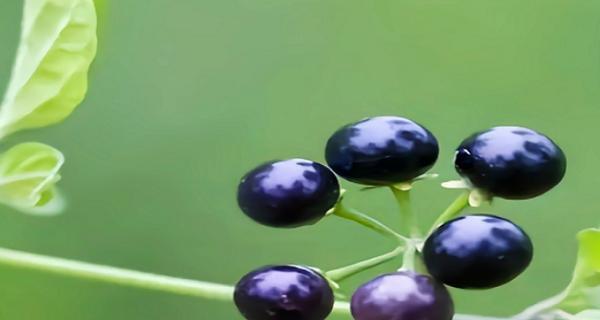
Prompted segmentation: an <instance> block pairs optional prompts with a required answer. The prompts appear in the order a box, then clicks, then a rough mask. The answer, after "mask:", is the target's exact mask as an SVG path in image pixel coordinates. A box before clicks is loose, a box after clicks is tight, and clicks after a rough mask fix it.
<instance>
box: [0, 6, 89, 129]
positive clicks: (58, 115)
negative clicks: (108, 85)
mask: <svg viewBox="0 0 600 320" xmlns="http://www.w3.org/2000/svg"><path fill="white" fill-rule="evenodd" d="M96 43H97V39H96V12H95V8H94V2H93V1H92V0H26V1H25V4H24V13H23V22H22V26H21V39H20V44H19V48H18V50H17V56H16V60H15V63H14V65H13V70H12V74H11V78H10V82H9V84H8V88H7V91H6V94H5V96H4V100H3V101H2V104H1V107H0V137H4V136H6V135H8V134H10V133H13V132H15V131H18V130H22V129H28V128H37V127H44V126H48V125H50V124H54V123H57V122H59V121H61V120H63V119H64V118H65V117H67V116H68V115H69V114H70V113H71V112H72V111H73V110H74V109H75V107H77V105H78V104H79V103H80V102H81V101H82V100H83V98H84V96H85V93H86V91H87V73H88V70H89V67H90V64H91V62H92V60H93V59H94V56H95V55H96Z"/></svg>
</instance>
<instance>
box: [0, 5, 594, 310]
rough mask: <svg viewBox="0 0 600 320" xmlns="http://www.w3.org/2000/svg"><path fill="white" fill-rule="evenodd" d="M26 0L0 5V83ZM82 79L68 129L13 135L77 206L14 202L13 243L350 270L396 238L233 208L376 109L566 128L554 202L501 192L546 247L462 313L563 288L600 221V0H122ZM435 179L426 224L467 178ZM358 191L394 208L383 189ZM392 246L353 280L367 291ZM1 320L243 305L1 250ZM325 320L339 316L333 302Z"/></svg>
mask: <svg viewBox="0 0 600 320" xmlns="http://www.w3.org/2000/svg"><path fill="white" fill-rule="evenodd" d="M21 6H22V3H21V1H19V0H2V1H0V48H1V50H0V92H1V90H3V88H4V87H5V85H6V81H7V79H8V77H9V72H10V67H11V64H12V60H13V57H14V50H15V48H16V45H17V39H18V34H19V21H20V15H21ZM90 80H91V87H90V90H89V95H88V97H87V99H86V100H85V102H84V103H83V104H82V105H81V107H80V108H79V109H78V110H77V111H76V112H75V113H74V114H73V116H72V117H70V118H69V119H68V120H67V121H66V122H65V123H64V124H62V125H59V126H54V127H51V128H48V129H43V130H37V131H30V132H26V133H22V134H18V135H16V136H13V137H11V138H10V139H8V140H7V141H5V142H4V143H3V145H2V146H1V147H2V148H7V147H8V146H10V145H12V144H14V143H16V142H19V141H30V140H35V141H40V142H45V143H49V144H51V145H53V146H55V147H58V148H59V149H60V150H62V151H63V152H64V153H65V155H66V156H67V163H66V166H65V168H64V174H63V177H64V180H63V181H62V182H61V186H62V189H63V191H64V193H65V194H66V195H67V197H68V200H69V208H68V210H67V212H66V213H65V214H64V215H61V216H58V217H55V218H36V217H31V216H27V215H23V214H20V213H17V212H13V211H12V210H10V209H5V208H3V209H2V210H1V214H0V245H2V246H6V247H9V248H16V249H22V250H28V251H32V252H35V253H42V254H49V255H56V256H60V257H67V258H74V259H81V260H84V261H89V262H96V263H103V264H110V265H115V266H121V267H127V268H133V269H139V270H144V271H150V272H156V273H163V274H168V275H173V276H181V277H189V278H194V279H203V280H211V281H218V282H223V283H234V282H235V281H236V280H237V279H238V278H239V277H240V276H241V275H242V274H244V273H245V272H247V271H249V270H250V269H252V268H255V267H257V266H260V265H263V264H269V263H284V262H293V263H304V264H309V265H314V266H319V267H321V268H325V269H328V268H332V267H336V266H341V265H344V264H347V263H350V262H353V261H355V260H358V259H361V258H365V257H369V256H371V255H375V254H378V253H383V252H385V251H387V250H388V249H390V246H391V244H390V243H389V242H387V241H386V240H385V239H380V238H379V237H378V236H377V235H374V234H372V233H371V232H369V231H368V230H363V229H361V228H359V227H357V226H355V225H353V224H351V223H347V222H345V221H340V220H337V219H336V218H334V217H332V218H328V219H325V221H322V222H321V223H319V224H318V225H316V226H314V227H310V228H301V229H295V230H274V229H268V228H265V227H261V226H258V225H256V224H253V223H251V222H250V221H249V220H248V219H247V218H245V217H244V216H243V215H242V214H241V213H240V211H239V210H238V209H237V207H236V202H235V188H236V184H237V182H238V179H239V177H240V176H241V175H242V174H243V173H244V172H245V171H246V170H248V169H250V168H251V167H253V166H255V165H256V164H258V163H260V162H263V161H265V160H269V159H274V158H287V157H305V158H310V159H315V160H323V148H324V143H325V141H326V139H327V137H328V136H329V135H330V134H331V133H332V132H333V131H334V130H335V129H336V128H337V127H339V126H341V125H343V124H345V123H348V122H351V121H355V120H357V119H360V118H362V117H365V116H370V115H402V116H406V117H410V118H412V119H414V120H416V121H418V122H421V123H422V124H424V125H425V126H427V127H428V128H429V129H430V130H431V131H433V132H434V133H435V134H436V135H437V137H438V139H439V140H440V143H441V146H442V153H441V156H440V160H439V163H438V164H437V166H436V167H435V168H434V170H433V171H434V172H438V173H440V174H441V180H448V179H453V178H455V177H456V174H455V173H454V171H453V168H452V162H451V161H452V154H453V148H454V147H455V146H456V145H457V144H458V143H459V142H460V141H461V139H462V138H464V137H465V136H466V135H468V134H470V133H472V132H474V131H476V130H480V129H484V128H487V127H490V126H493V125H510V124H514V125H523V126H529V127H532V128H535V129H538V130H540V131H542V132H544V133H546V134H548V135H549V136H551V137H552V138H554V139H555V140H556V141H557V142H558V143H559V144H560V145H561V146H562V147H563V148H564V150H565V152H566V154H567V156H568V158H569V168H568V172H567V177H566V179H565V180H564V181H563V183H562V185H561V186H560V187H559V188H556V189H555V190H553V191H552V192H550V193H548V194H547V195H545V196H544V197H542V198H538V199H534V200H530V201H518V202H517V201H515V202H508V201H503V200H498V201H496V202H495V203H494V206H493V208H490V207H486V208H483V209H480V210H481V211H486V212H495V213H499V214H503V215H505V216H507V217H509V218H511V219H513V220H515V221H516V222H518V223H519V224H521V225H522V226H523V227H524V228H525V229H526V230H527V231H528V232H529V233H530V235H531V237H532V238H533V240H534V243H535V245H536V249H537V251H536V257H535V261H534V263H533V265H532V266H531V267H530V268H529V269H528V271H527V272H526V273H525V274H524V275H523V276H521V277H520V278H518V279H517V280H516V281H514V282H512V283H510V284H509V285H507V286H504V287H502V288H498V289H493V290H489V291H481V292H467V291H460V290H455V291H454V292H453V293H454V296H455V300H456V304H457V309H458V310H459V311H460V312H462V313H485V314H489V315H507V314H511V313H514V312H516V311H518V310H520V309H521V308H523V307H525V306H527V305H529V304H531V303H533V302H535V301H537V300H539V299H541V298H544V297H546V296H549V295H551V294H552V293H554V292H556V291H558V290H559V289H560V288H562V287H563V286H564V285H565V284H566V282H567V281H568V278H569V276H570V272H571V269H572V266H573V263H574V258H575V252H576V243H575V240H574V237H575V233H576V232H577V231H578V230H580V229H582V228H584V227H588V226H596V225H598V223H599V222H600V218H599V211H600V202H598V196H597V194H598V181H599V179H598V174H597V172H598V159H599V158H600V142H599V141H598V137H599V136H600V126H599V125H598V120H599V119H600V107H599V104H600V90H599V86H600V2H598V1H584V0H581V1H573V0H570V1H567V0H564V1H550V0H539V1H533V0H530V1H524V0H503V1H481V0H472V1H451V0H443V1H434V0H426V1H424V0H411V1H398V0H373V1H359V0H327V1H324V0H254V1H250V0H212V1H211V0H177V1H167V0H160V1H159V0H146V1H134V0H123V1H110V0H108V1H107V3H106V7H105V8H104V10H103V11H102V15H101V17H100V47H99V54H98V57H97V60H96V62H95V64H94V65H93V70H92V73H91V79H90ZM438 182H439V181H430V182H426V183H421V184H419V185H418V187H417V188H416V190H415V194H414V202H415V207H416V210H417V211H418V212H419V215H420V220H421V222H422V223H423V225H424V226H425V225H426V224H427V223H428V222H430V221H431V220H432V219H433V218H434V216H435V215H437V214H438V213H439V212H440V211H441V210H442V209H443V208H444V207H445V206H446V204H447V203H449V202H450V201H451V199H453V198H454V197H455V196H456V195H457V192H456V191H451V190H442V189H441V188H440V187H439V183H438ZM345 186H346V187H347V188H348V189H350V193H349V196H350V202H351V203H352V204H354V205H355V206H356V207H358V208H360V209H363V210H364V211H368V212H371V213H373V215H375V216H377V217H379V218H381V219H382V220H385V221H387V222H389V223H390V224H393V223H395V222H396V216H395V210H396V207H395V204H394V202H393V200H392V197H391V195H390V194H388V192H387V190H374V191H370V192H358V191H357V190H358V187H357V186H356V185H351V184H350V183H346V184H345ZM397 264H398V261H394V262H393V263H392V264H388V265H386V266H382V267H380V268H378V269H376V270H373V271H372V272H367V273H366V274H364V275H361V276H359V277H357V278H356V279H353V280H352V281H349V282H348V284H347V288H350V289H351V288H353V287H354V286H356V285H358V284H359V283H361V282H364V281H366V280H367V279H369V278H370V277H372V276H374V275H375V274H377V273H381V272H384V271H388V270H393V269H394V268H395V267H396V265H397ZM0 319H27V320H41V319H44V320H48V319H51V320H53V319H61V320H70V319H77V320H96V319H98V320H100V319H103V320H104V319H128V320H133V319H144V320H148V319H211V320H220V319H223V320H225V319H227V320H231V319H241V317H240V316H238V315H237V313H236V311H235V309H234V308H233V306H232V305H229V304H226V303H221V302H212V301H205V300H198V299H193V298H187V297H180V296H174V295H168V294H162V293H156V292H151V291H143V290H137V289H129V288H122V287H116V286H111V285H105V284H101V283H94V282H86V281H80V280H76V279H67V278H61V277H55V276H48V275H45V274H42V273H38V272H31V271H19V270H15V269H12V268H6V267H2V266H0ZM332 319H337V318H336V317H332Z"/></svg>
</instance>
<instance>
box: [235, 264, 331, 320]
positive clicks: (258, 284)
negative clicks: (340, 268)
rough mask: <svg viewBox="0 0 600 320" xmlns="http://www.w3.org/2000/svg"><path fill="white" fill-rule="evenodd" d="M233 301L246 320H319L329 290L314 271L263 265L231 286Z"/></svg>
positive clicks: (327, 307)
mask: <svg viewBox="0 0 600 320" xmlns="http://www.w3.org/2000/svg"><path fill="white" fill-rule="evenodd" d="M234 302H235V305H236V306H237V308H238V310H239V311H240V313H241V314H242V315H243V316H244V318H246V319H248V320H323V319H325V318H326V317H327V316H328V315H329V313H331V310H332V308H333V302H334V296H333V291H332V290H331V288H330V287H329V284H328V283H327V280H325V279H324V278H323V277H322V276H321V275H319V274H318V273H317V272H315V271H313V270H311V269H309V268H307V267H302V266H294V265H281V266H266V267H262V268H259V269H257V270H255V271H252V272H250V273H248V274H247V275H245V276H244V277H243V278H242V279H241V280H240V281H239V282H238V283H237V285H236V286H235V291H234Z"/></svg>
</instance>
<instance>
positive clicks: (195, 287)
mask: <svg viewBox="0 0 600 320" xmlns="http://www.w3.org/2000/svg"><path fill="white" fill-rule="evenodd" d="M0 265H4V266H11V267H15V268H23V269H31V270H36V271H41V272H46V273H51V274H56V275H61V276H67V277H72V278H78V279H85V280H94V281H100V282H106V283H112V284H116V285H122V286H128V287H135V288H141V289H150V290H156V291H162V292H168V293H174V294H178V295H183V296H192V297H199V298H205V299H210V300H215V301H224V302H232V300H233V290H234V288H233V287H232V286H228V285H224V284H218V283H211V282H204V281H197V280H189V279H182V278H175V277H169V276H163V275H158V274H152V273H146V272H140V271H134V270H127V269H122V268H115V267H110V266H104V265H97V264H91V263H86V262H80V261H75V260H67V259H61V258H55V257H49V256H43V255H38V254H33V253H27V252H22V251H17V250H11V249H4V248H0ZM526 311H527V310H526ZM332 313H334V314H339V315H349V314H350V304H349V303H348V302H344V301H336V303H335V305H334V307H333V311H332ZM524 313H525V312H524ZM514 319H518V320H525V319H526V318H522V317H519V318H514ZM454 320H512V318H496V317H485V316H478V315H461V314H457V315H455V316H454ZM527 320H529V319H527Z"/></svg>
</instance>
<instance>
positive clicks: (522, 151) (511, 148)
mask: <svg viewBox="0 0 600 320" xmlns="http://www.w3.org/2000/svg"><path fill="white" fill-rule="evenodd" d="M454 163H455V166H456V170H457V171H458V173H459V174H460V175H461V176H462V177H463V178H465V179H467V180H468V181H469V182H470V183H471V184H472V185H473V186H475V187H476V188H479V189H482V190H484V191H486V192H488V193H489V194H490V195H493V196H498V197H501V198H506V199H529V198H533V197H536V196H539V195H541V194H543V193H545V192H546V191H548V190H550V189H552V188H553V187H554V186H556V185H557V184H558V183H559V182H560V181H561V180H562V178H563V177H564V175H565V171H566V168H567V160H566V157H565V154H564V153H563V151H562V150H561V149H560V147H558V146H557V145H556V144H555V143H554V142H553V141H552V140H550V139H549V138H548V137H546V136H545V135H543V134H540V133H538V132H536V131H533V130H531V129H528V128H522V127H495V128H491V129H489V130H487V131H483V132H479V133H476V134H474V135H472V136H470V137H469V138H467V139H466V140H464V141H463V142H462V143H461V144H460V146H459V147H458V149H457V151H456V158H455V161H454Z"/></svg>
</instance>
